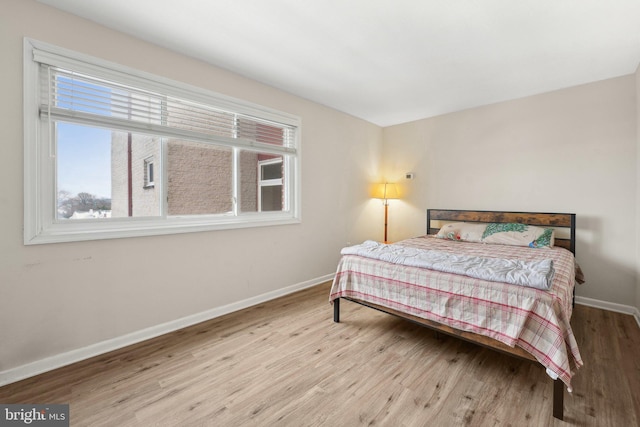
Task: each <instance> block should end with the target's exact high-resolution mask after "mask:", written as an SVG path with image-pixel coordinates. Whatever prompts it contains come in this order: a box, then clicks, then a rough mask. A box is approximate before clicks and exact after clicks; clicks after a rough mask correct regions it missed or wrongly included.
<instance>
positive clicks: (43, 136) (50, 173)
mask: <svg viewBox="0 0 640 427" xmlns="http://www.w3.org/2000/svg"><path fill="white" fill-rule="evenodd" d="M36 51H37V52H38V54H39V55H40V56H42V55H44V56H46V57H51V58H53V59H52V60H53V61H57V62H58V63H62V64H68V67H69V68H70V69H74V70H76V71H81V72H85V73H87V74H90V75H93V76H96V77H100V78H105V79H109V78H110V77H111V78H113V77H116V81H122V79H123V78H125V79H126V80H125V81H126V82H127V83H129V84H131V85H132V86H136V87H142V88H144V89H149V90H154V91H157V92H159V93H161V94H163V95H167V96H176V97H180V98H183V99H187V100H190V101H193V102H198V103H201V104H205V105H212V106H215V107H218V108H224V109H225V110H228V111H233V112H235V113H238V114H244V115H249V116H252V117H256V118H257V119H259V120H265V121H271V122H274V123H282V124H286V125H287V126H289V127H291V128H292V129H294V131H293V132H294V135H293V137H292V139H291V140H292V147H291V148H290V149H288V150H289V151H288V152H287V154H286V158H285V161H284V163H285V164H286V165H287V169H286V171H285V174H286V176H287V179H286V185H284V187H285V188H286V191H287V194H286V197H287V201H288V204H287V208H288V209H287V210H283V211H269V212H240V209H239V206H238V205H239V203H238V198H237V191H234V194H235V196H234V209H233V212H231V213H229V214H212V215H183V216H169V215H167V213H166V211H163V212H162V214H161V215H160V216H158V217H129V218H108V219H104V220H103V219H100V220H73V221H60V220H56V217H55V209H56V208H55V205H56V200H57V197H56V189H57V185H56V182H55V181H56V160H55V149H56V144H55V141H52V140H53V139H54V138H52V136H51V135H52V134H53V135H55V133H54V132H53V131H52V129H51V127H52V124H51V123H50V122H48V120H46V119H41V118H40V104H41V102H40V63H39V62H37V61H36V60H35V58H34V55H35V54H36ZM78 67H80V68H81V69H78ZM23 91H24V244H25V245H31V244H44V243H58V242H72V241H83V240H97V239H111V238H126V237H138V236H153V235H166V234H177V233H188V232H202V231H213V230H221V229H231V228H247V227H261V226H272V225H285V224H297V223H300V222H301V185H300V181H301V173H300V165H301V149H300V145H301V144H300V142H301V132H302V129H301V119H300V118H299V117H298V116H295V115H292V114H289V113H284V112H281V111H278V110H274V109H272V108H268V107H264V106H260V105H257V104H253V103H251V102H248V101H244V100H239V99H236V98H232V97H229V96H226V95H221V94H219V93H216V92H213V91H210V90H206V89H203V88H200V87H196V86H192V85H190V84H187V83H184V82H179V81H175V80H171V79H167V78H164V77H161V76H157V75H154V74H151V73H147V72H144V71H140V70H135V69H132V68H129V67H126V66H122V65H119V64H115V63H112V62H109V61H105V60H102V59H99V58H95V57H93V56H89V55H86V54H83V53H78V52H74V51H71V50H68V49H65V48H60V47H57V46H53V45H50V44H47V43H43V42H40V41H36V40H33V39H29V38H25V39H24V87H23ZM54 123H55V122H54ZM79 124H83V122H81V121H80V122H79ZM85 124H86V123H85ZM212 140H215V137H212ZM226 143H227V145H228V141H227V142H226ZM243 144H244V145H242V144H239V145H238V146H237V147H234V151H236V150H241V149H247V145H246V141H245V142H244V143H243ZM257 145H259V144H257ZM249 149H251V147H249ZM255 150H256V151H260V149H259V148H258V147H256V148H255ZM162 151H163V154H161V155H162V156H163V158H162V159H154V164H155V166H154V169H155V168H156V166H158V165H159V167H160V169H161V170H154V175H156V176H154V179H155V181H156V182H155V183H154V185H155V188H156V190H158V189H160V190H161V191H163V198H164V199H165V200H166V194H167V193H166V190H165V189H166V188H167V185H166V184H167V171H166V164H167V162H166V161H165V157H164V156H165V154H164V152H165V150H162ZM237 169H238V168H237V167H235V168H234V169H233V171H232V172H231V173H232V181H233V182H234V188H235V187H237V185H238V182H239V176H238V171H237ZM158 173H160V176H159V178H158V176H157V174H158ZM159 181H160V182H159ZM159 183H160V185H158V184H159Z"/></svg>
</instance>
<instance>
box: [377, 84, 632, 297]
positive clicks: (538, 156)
mask: <svg viewBox="0 0 640 427" xmlns="http://www.w3.org/2000/svg"><path fill="white" fill-rule="evenodd" d="M635 103H636V95H635V76H632V75H629V76H626V77H620V78H615V79H611V80H606V81H602V82H597V83H592V84H587V85H583V86H578V87H574V88H570V89H566V90H560V91H556V92H551V93H546V94H542V95H538V96H532V97H528V98H525V99H520V100H515V101H510V102H503V103H499V104H495V105H490V106H485V107H481V108H475V109H470V110H466V111H461V112H457V113H453V114H448V115H444V116H440V117H434V118H430V119H425V120H419V121H416V122H412V123H407V124H403V125H398V126H393V127H389V128H386V129H384V141H385V143H384V149H383V156H384V159H385V168H386V169H385V174H386V176H387V177H388V179H390V180H398V181H399V182H401V183H402V184H403V191H404V193H405V197H404V199H403V200H402V201H396V206H392V208H393V210H392V211H391V214H392V218H391V219H390V227H391V234H392V236H393V237H392V239H393V240H397V239H399V238H403V237H407V236H411V235H415V234H417V233H420V232H422V231H423V230H424V229H425V209H426V208H429V207H432V208H453V209H486V210H492V209H495V210H516V211H518V210H523V211H542V212H574V213H576V214H577V259H578V261H579V263H580V264H581V266H582V267H583V269H584V271H585V274H586V277H587V283H586V284H585V285H583V286H580V287H579V288H578V290H577V295H580V296H584V297H589V298H595V299H599V300H603V301H608V302H614V303H619V304H625V305H627V306H628V305H629V304H630V302H632V301H635V299H636V294H637V291H636V288H637V285H636V264H637V259H636V255H635V253H636V231H635V228H636V219H635V209H636V202H635V200H636V164H637V162H636V145H637V141H636V121H637V116H636V112H635ZM409 171H412V172H415V173H416V178H415V179H414V180H413V181H403V180H401V177H402V176H403V174H404V172H409ZM391 214H390V215H391Z"/></svg>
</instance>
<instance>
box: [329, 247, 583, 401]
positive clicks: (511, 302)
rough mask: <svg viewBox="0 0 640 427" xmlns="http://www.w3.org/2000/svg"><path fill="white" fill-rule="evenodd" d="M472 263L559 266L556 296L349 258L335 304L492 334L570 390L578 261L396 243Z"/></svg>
mask: <svg viewBox="0 0 640 427" xmlns="http://www.w3.org/2000/svg"><path fill="white" fill-rule="evenodd" d="M396 244H398V245H404V246H409V247H413V248H421V249H426V250H429V249H433V250H438V251H443V252H451V253H457V254H460V253H463V254H466V255H471V256H482V257H493V258H505V259H520V260H524V261H541V260H545V259H551V260H553V267H554V269H555V275H554V278H553V282H552V285H551V288H550V289H549V290H540V289H535V288H530V287H525V286H518V285H511V284H507V283H501V282H489V281H485V280H479V279H474V278H471V277H467V276H460V275H456V274H451V273H444V272H438V271H433V270H428V269H424V268H417V267H409V266H404V265H398V264H392V263H388V262H385V261H379V260H374V259H370V258H364V257H361V256H357V255H343V256H342V258H341V260H340V263H339V265H338V270H337V273H336V276H335V278H334V281H333V286H332V288H331V295H330V298H329V300H330V301H331V302H333V300H335V299H336V298H340V297H351V298H354V299H358V300H361V301H365V302H371V303H374V304H378V305H381V306H384V307H388V308H392V309H394V310H397V311H400V312H404V313H408V314H412V315H414V316H418V317H421V318H424V319H429V320H432V321H436V322H439V323H442V324H445V325H448V326H451V327H453V328H456V329H461V330H465V331H469V332H474V333H476V334H480V335H485V336H488V337H491V338H494V339H496V340H498V341H501V342H503V343H505V344H507V345H508V346H511V347H513V346H516V345H517V346H518V347H521V348H522V349H524V350H526V351H527V352H529V353H531V354H532V355H533V356H534V357H535V358H536V359H537V360H538V361H539V362H540V363H541V364H542V365H543V366H544V367H545V368H547V371H551V372H552V373H554V374H555V375H556V376H557V377H558V378H560V379H561V380H562V381H563V382H564V383H565V384H566V385H567V387H568V388H569V389H571V388H570V387H571V377H572V375H573V373H574V372H575V370H576V369H577V368H579V367H580V366H582V358H581V357H580V351H579V350H578V346H577V343H576V340H575V337H574V335H573V331H572V330H571V325H570V324H569V320H570V319H571V313H572V309H573V306H572V298H573V287H574V286H575V261H574V256H573V254H572V253H571V252H569V251H568V250H566V249H563V248H559V247H553V248H535V249H533V248H527V247H520V246H505V245H489V244H482V243H468V242H457V241H451V240H444V239H438V238H435V237H434V236H424V237H416V238H412V239H407V240H403V241H401V242H398V243H396Z"/></svg>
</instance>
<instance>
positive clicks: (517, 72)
mask: <svg viewBox="0 0 640 427" xmlns="http://www.w3.org/2000/svg"><path fill="white" fill-rule="evenodd" d="M39 1H40V2H41V3H45V4H48V5H51V6H53V7H56V8H59V9H62V10H65V11H67V12H70V13H73V14H76V15H79V16H82V17H84V18H87V19H90V20H92V21H95V22H97V23H100V24H102V25H104V26H107V27H110V28H113V29H116V30H118V31H121V32H124V33H128V34H131V35H133V36H135V37H138V38H140V39H143V40H147V41H149V42H151V43H154V44H157V45H160V46H164V47H166V48H168V49H171V50H174V51H176V52H181V53H183V54H186V55H190V56H193V57H195V58H199V59H201V60H203V61H206V62H208V63H211V64H213V65H216V66H219V67H222V68H225V69H228V70H231V71H233V72H235V73H238V74H241V75H243V76H246V77H249V78H251V79H254V80H257V81H260V82H263V83H265V84H267V85H270V86H274V87H276V88H279V89H282V90H284V91H286V92H289V93H292V94H295V95H298V96H300V97H303V98H306V99H309V100H312V101H315V102H318V103H320V104H323V105H326V106H329V107H332V108H334V109H336V110H340V111H343V112H346V113H349V114H351V115H353V116H356V117H360V118H362V119H364V120H367V121H370V122H372V123H375V124H378V125H380V126H388V125H393V124H398V123H403V122H408V121H412V120H417V119H421V118H426V117H432V116H436V115H440V114H445V113H449V112H453V111H459V110H463V109H467V108H472V107H477V106H481V105H487V104H491V103H495V102H499V101H505V100H510V99H517V98H521V97H525V96H529V95H534V94H538V93H543V92H548V91H552V90H556V89H561V88H565V87H570V86H575V85H579V84H583V83H588V82H593V81H598V80H603V79H607V78H611V77H618V76H621V75H626V74H631V73H633V72H635V70H636V68H637V66H638V64H639V63H640V0H607V1H603V0H518V1H508V0H180V1H176V0H108V1H105V0H39Z"/></svg>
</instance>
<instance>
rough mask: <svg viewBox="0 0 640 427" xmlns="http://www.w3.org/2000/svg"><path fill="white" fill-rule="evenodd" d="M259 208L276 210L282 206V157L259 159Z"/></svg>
mask: <svg viewBox="0 0 640 427" xmlns="http://www.w3.org/2000/svg"><path fill="white" fill-rule="evenodd" d="M258 169H259V172H258V173H259V175H260V179H259V180H258V188H259V189H258V210H259V211H260V212H262V211H274V210H279V209H280V208H281V206H282V196H283V194H282V158H281V157H278V158H274V159H269V160H259V161H258Z"/></svg>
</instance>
